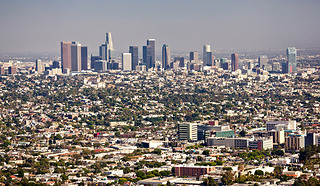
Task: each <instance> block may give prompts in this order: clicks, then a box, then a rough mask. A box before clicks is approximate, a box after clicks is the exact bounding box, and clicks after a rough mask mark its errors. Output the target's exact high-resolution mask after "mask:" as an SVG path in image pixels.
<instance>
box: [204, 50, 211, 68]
mask: <svg viewBox="0 0 320 186" xmlns="http://www.w3.org/2000/svg"><path fill="white" fill-rule="evenodd" d="M211 65H212V52H211V49H210V45H204V46H203V66H211Z"/></svg>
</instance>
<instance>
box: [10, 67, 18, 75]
mask: <svg viewBox="0 0 320 186" xmlns="http://www.w3.org/2000/svg"><path fill="white" fill-rule="evenodd" d="M8 74H17V67H14V66H11V67H8Z"/></svg>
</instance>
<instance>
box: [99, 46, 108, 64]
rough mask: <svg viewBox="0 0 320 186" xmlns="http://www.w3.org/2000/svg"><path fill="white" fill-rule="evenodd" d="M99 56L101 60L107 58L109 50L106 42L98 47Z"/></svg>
mask: <svg viewBox="0 0 320 186" xmlns="http://www.w3.org/2000/svg"><path fill="white" fill-rule="evenodd" d="M99 56H100V58H101V59H102V60H109V52H108V47H107V46H106V44H102V45H101V46H100V47H99Z"/></svg>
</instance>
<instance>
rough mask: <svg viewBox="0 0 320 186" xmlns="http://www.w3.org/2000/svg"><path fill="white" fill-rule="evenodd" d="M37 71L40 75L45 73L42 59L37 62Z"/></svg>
mask: <svg viewBox="0 0 320 186" xmlns="http://www.w3.org/2000/svg"><path fill="white" fill-rule="evenodd" d="M36 71H37V72H38V73H39V74H40V73H42V72H43V71H44V67H43V64H42V61H41V60H40V59H37V60H36Z"/></svg>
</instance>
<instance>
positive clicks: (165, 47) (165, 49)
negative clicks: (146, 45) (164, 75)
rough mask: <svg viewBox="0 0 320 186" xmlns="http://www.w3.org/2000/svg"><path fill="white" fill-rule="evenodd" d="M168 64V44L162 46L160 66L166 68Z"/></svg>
mask: <svg viewBox="0 0 320 186" xmlns="http://www.w3.org/2000/svg"><path fill="white" fill-rule="evenodd" d="M169 65H170V48H169V46H168V45H163V46H162V68H163V69H164V70H167V69H168V68H169Z"/></svg>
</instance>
